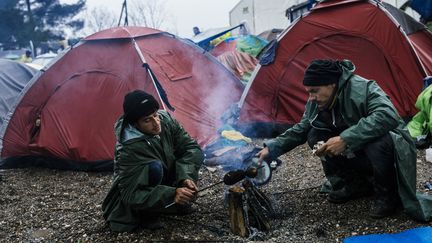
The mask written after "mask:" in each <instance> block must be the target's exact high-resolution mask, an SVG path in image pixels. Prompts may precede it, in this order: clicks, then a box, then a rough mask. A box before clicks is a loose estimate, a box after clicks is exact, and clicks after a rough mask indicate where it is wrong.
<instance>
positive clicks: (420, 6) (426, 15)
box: [410, 0, 432, 21]
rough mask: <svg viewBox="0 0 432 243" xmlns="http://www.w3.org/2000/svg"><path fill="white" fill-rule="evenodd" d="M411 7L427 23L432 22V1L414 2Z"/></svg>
mask: <svg viewBox="0 0 432 243" xmlns="http://www.w3.org/2000/svg"><path fill="white" fill-rule="evenodd" d="M410 7H411V8H412V9H414V10H415V11H416V12H417V13H419V14H420V16H421V17H422V18H423V19H424V20H425V21H432V0H412V1H411V4H410Z"/></svg>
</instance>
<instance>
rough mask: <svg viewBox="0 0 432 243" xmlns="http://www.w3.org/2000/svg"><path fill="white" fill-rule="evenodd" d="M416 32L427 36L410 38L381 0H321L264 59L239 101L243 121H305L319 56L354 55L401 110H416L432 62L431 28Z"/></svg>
mask: <svg viewBox="0 0 432 243" xmlns="http://www.w3.org/2000/svg"><path fill="white" fill-rule="evenodd" d="M423 31H425V30H420V31H418V32H415V33H413V34H411V36H413V35H417V34H418V33H421V32H423ZM413 37H414V36H413ZM415 38H416V39H417V38H418V39H421V40H422V42H421V43H417V44H414V43H412V42H414V41H415V40H414V39H410V38H409V36H408V38H407V36H406V34H405V33H404V32H403V30H402V29H401V28H400V25H399V24H398V23H397V22H396V20H395V18H393V17H392V15H391V14H390V13H389V12H388V11H387V10H386V9H385V7H384V6H383V5H382V4H380V3H378V2H375V1H361V0H332V1H326V2H321V3H318V4H317V5H316V6H315V7H314V8H312V10H311V12H310V13H309V14H307V15H305V16H303V17H302V18H299V19H297V21H296V22H294V23H293V24H292V25H291V26H289V27H288V28H287V29H286V30H285V31H284V32H283V33H282V34H281V36H280V37H279V39H278V48H277V51H276V58H275V60H274V62H273V63H272V64H270V65H267V66H260V65H258V67H257V69H256V70H255V75H254V77H252V79H251V81H250V82H249V83H248V86H246V88H245V91H244V93H243V95H242V98H241V100H240V102H239V105H240V107H241V110H240V115H239V121H238V125H239V127H241V126H244V125H250V124H255V123H271V124H286V125H292V124H295V123H297V122H298V121H300V118H301V116H302V114H303V111H304V105H305V103H306V101H307V98H308V95H307V93H306V91H305V90H304V87H303V84H302V82H301V81H302V79H303V75H304V70H305V69H306V67H307V65H308V64H309V63H310V62H311V61H312V60H314V59H349V60H351V61H353V63H354V64H355V65H356V67H357V70H356V73H357V74H359V75H361V76H363V77H365V78H368V79H373V80H376V81H377V82H378V84H379V85H380V86H381V88H382V89H383V90H384V91H385V92H386V93H387V94H388V95H389V96H390V98H391V100H392V102H393V104H394V105H395V107H396V108H397V110H398V112H399V114H400V115H401V116H403V117H410V116H413V115H414V114H415V113H416V112H417V109H416V108H415V105H414V104H415V101H416V98H417V96H418V94H420V92H421V90H422V88H423V84H422V80H423V78H424V77H425V76H426V75H427V73H429V70H430V68H431V67H432V66H429V65H430V58H431V56H432V53H431V52H430V48H431V46H432V38H430V35H429V34H421V36H420V37H418V36H416V37H415ZM417 45H418V47H417ZM422 51H423V52H422ZM417 52H420V54H419V55H417ZM241 131H242V132H243V133H244V134H245V135H248V134H247V132H246V131H243V130H241Z"/></svg>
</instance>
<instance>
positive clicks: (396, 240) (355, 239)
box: [344, 227, 432, 243]
mask: <svg viewBox="0 0 432 243" xmlns="http://www.w3.org/2000/svg"><path fill="white" fill-rule="evenodd" d="M367 242H379V243H406V242H415V243H429V242H432V227H420V228H415V229H410V230H406V231H403V232H401V233H397V234H373V235H362V236H352V237H348V238H346V239H345V240H344V243H367Z"/></svg>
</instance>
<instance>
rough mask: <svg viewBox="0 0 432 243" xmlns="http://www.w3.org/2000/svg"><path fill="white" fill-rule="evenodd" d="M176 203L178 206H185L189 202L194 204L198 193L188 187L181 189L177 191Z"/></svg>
mask: <svg viewBox="0 0 432 243" xmlns="http://www.w3.org/2000/svg"><path fill="white" fill-rule="evenodd" d="M175 192H176V194H175V198H174V201H175V202H176V203H178V204H181V205H184V204H186V203H189V202H193V201H195V199H196V193H195V192H196V191H194V190H191V189H189V188H187V187H179V188H177V189H176V191H175Z"/></svg>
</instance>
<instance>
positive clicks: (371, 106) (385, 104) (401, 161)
mask: <svg viewBox="0 0 432 243" xmlns="http://www.w3.org/2000/svg"><path fill="white" fill-rule="evenodd" d="M340 66H341V68H342V70H343V73H342V75H341V77H340V79H339V83H338V90H337V102H338V105H339V107H340V113H341V116H342V118H343V120H344V122H345V123H346V124H347V125H348V126H349V128H347V129H346V130H344V131H343V132H342V133H341V134H340V136H341V138H342V139H343V140H344V141H345V142H346V143H347V149H346V151H345V152H344V153H345V154H347V153H350V152H354V151H357V150H359V149H362V148H363V147H364V146H365V144H367V143H369V142H371V141H373V140H374V139H376V138H378V137H381V136H383V135H385V134H386V133H390V135H391V137H392V139H393V142H394V145H395V157H396V158H395V159H396V167H397V178H398V185H399V195H400V196H401V199H402V202H403V205H404V208H405V210H406V212H407V213H408V214H410V215H411V216H413V217H414V218H416V219H418V220H422V221H429V220H431V216H432V212H431V209H432V198H430V197H427V196H425V195H417V197H416V149H415V146H414V143H413V141H412V139H411V137H410V135H409V133H408V131H407V130H406V128H405V125H404V123H403V121H402V119H401V118H400V116H399V115H398V113H397V111H396V109H395V107H394V106H393V104H392V103H391V101H390V99H389V98H388V97H387V95H386V94H385V93H384V92H383V91H382V90H381V88H380V87H379V86H378V85H377V83H376V82H375V81H372V80H367V79H364V78H362V77H360V76H358V75H355V74H354V73H353V72H354V70H355V66H354V65H353V64H352V63H351V62H350V61H348V60H345V61H343V62H341V63H340ZM317 115H318V106H317V104H316V103H314V102H307V103H306V109H305V112H304V114H303V117H302V119H301V121H300V122H299V123H297V124H295V125H294V126H293V127H291V128H290V129H288V130H287V131H285V132H284V133H283V134H281V135H280V136H278V137H277V138H275V139H272V140H269V141H268V142H266V143H265V145H266V146H267V147H269V151H270V156H271V157H278V156H280V155H282V154H283V153H286V152H288V151H290V150H291V149H293V148H295V147H296V146H298V145H301V144H303V143H305V142H306V141H307V135H308V132H309V130H310V129H311V128H312V127H314V128H316V129H326V128H325V127H326V125H325V124H323V123H322V122H320V121H318V120H316V118H317Z"/></svg>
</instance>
